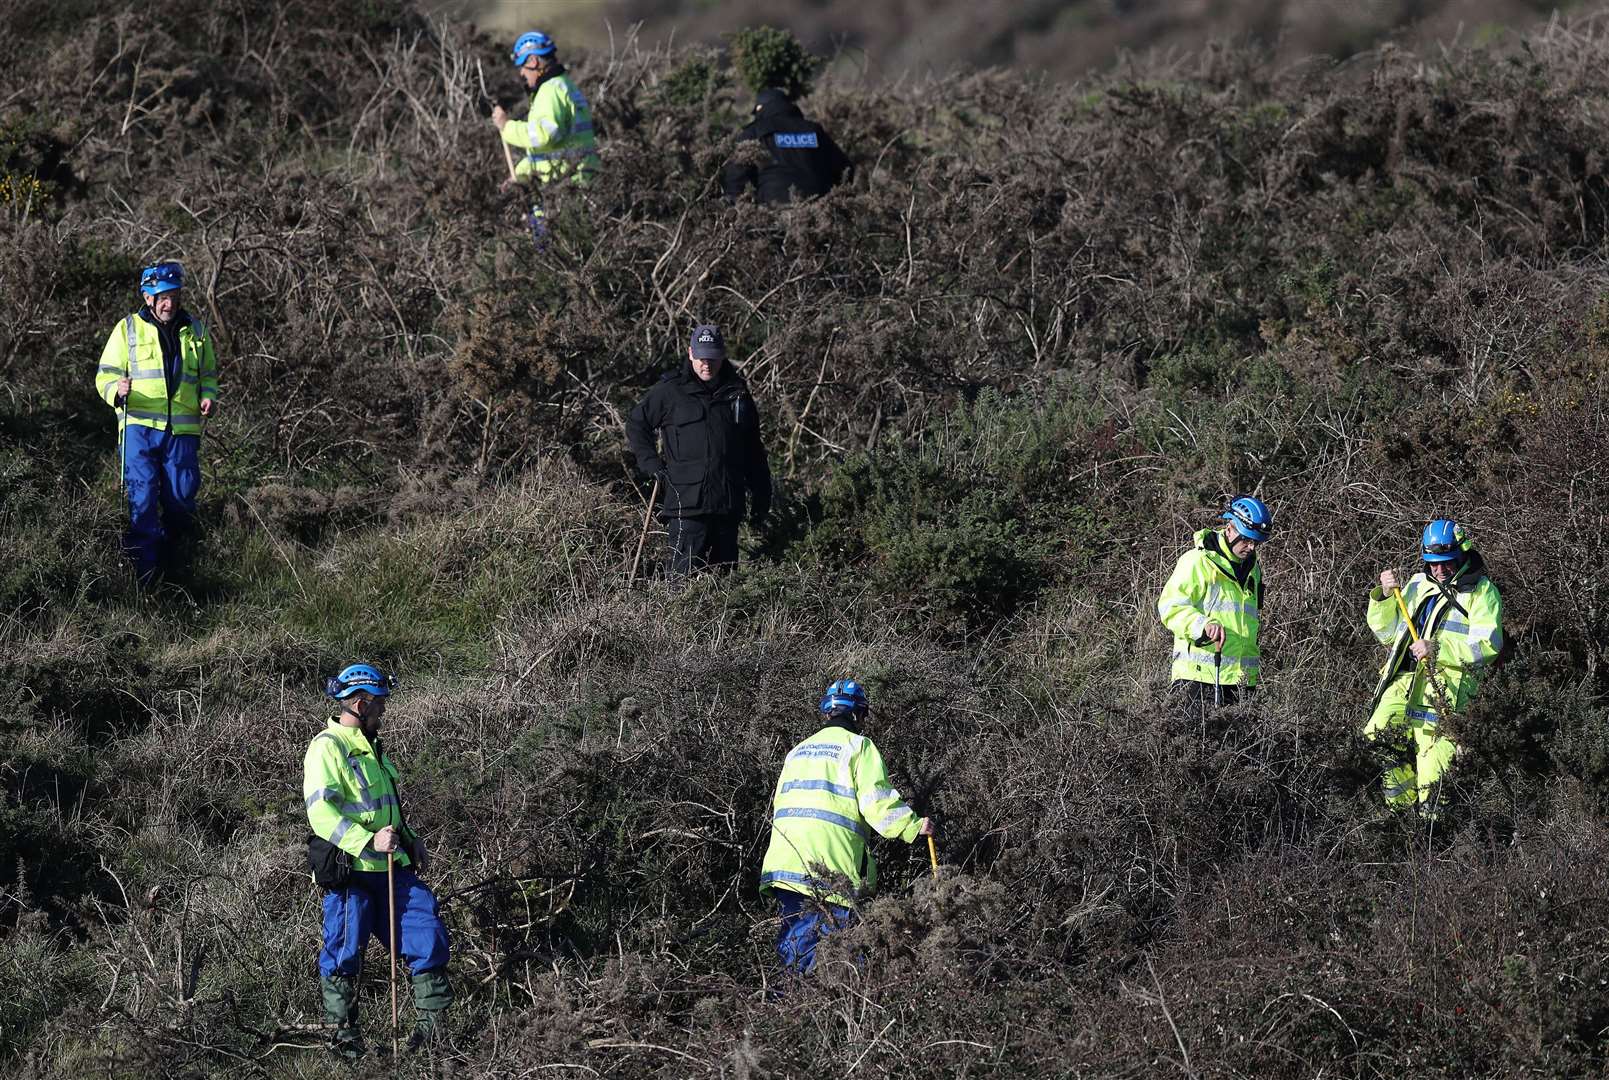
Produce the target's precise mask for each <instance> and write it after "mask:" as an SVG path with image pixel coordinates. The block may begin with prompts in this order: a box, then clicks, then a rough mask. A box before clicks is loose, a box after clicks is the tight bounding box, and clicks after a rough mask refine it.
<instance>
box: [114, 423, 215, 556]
mask: <svg viewBox="0 0 1609 1080" xmlns="http://www.w3.org/2000/svg"><path fill="white" fill-rule="evenodd" d="M200 446H201V436H199V435H175V434H174V433H173V432H171V431H158V430H157V429H156V428H150V427H145V426H143V425H141V424H125V425H124V426H123V439H122V443H121V445H120V446H119V447H118V450H119V452H120V453H121V454H122V455H123V490H124V491H126V492H127V493H128V508H129V527H128V535H127V536H126V537H124V540H123V548H124V550H125V551H127V552H128V554H129V557H130V558H132V559H133V560H134V569H135V572H136V573H137V574H139V576H140V577H141V578H149V577H150V576H151V574H152V573H154V572H155V571H156V566H157V561H158V560H159V559H160V558H161V557H162V552H163V547H164V545H165V543H166V541H167V539H168V537H169V534H170V533H173V532H181V531H183V530H184V529H186V528H188V527H189V524H190V519H191V518H192V517H194V516H195V512H196V495H197V494H198V493H199V492H200V490H201V461H200V456H199V453H198V451H199V449H200Z"/></svg>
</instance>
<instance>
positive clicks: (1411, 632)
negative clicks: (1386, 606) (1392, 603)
mask: <svg viewBox="0 0 1609 1080" xmlns="http://www.w3.org/2000/svg"><path fill="white" fill-rule="evenodd" d="M1391 595H1392V596H1395V597H1396V598H1397V610H1398V611H1400V612H1402V621H1403V622H1405V623H1407V624H1408V636H1409V637H1410V638H1412V639H1413V640H1415V641H1418V640H1419V631H1417V630H1415V629H1414V628H1413V616H1412V615H1409V614H1408V602H1407V601H1406V600H1404V599H1403V598H1402V590H1401V589H1392V590H1391Z"/></svg>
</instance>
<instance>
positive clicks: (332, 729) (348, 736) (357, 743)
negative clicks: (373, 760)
mask: <svg viewBox="0 0 1609 1080" xmlns="http://www.w3.org/2000/svg"><path fill="white" fill-rule="evenodd" d="M324 730H325V732H326V733H328V734H330V735H333V736H335V738H336V739H338V740H340V743H341V745H342V746H344V747H345V748H346V750H347V752H348V753H353V754H373V753H374V752H375V749H374V746H373V745H372V744H370V742H369V737H368V736H367V735H365V734H363V729H362V728H355V727H347V726H346V725H345V724H343V723H341V717H340V715H339V714H337V715H335V716H332V717H330V722H329V723H328V724H327V725H325V728H324ZM375 741H376V742H378V741H379V740H378V739H377V740H375Z"/></svg>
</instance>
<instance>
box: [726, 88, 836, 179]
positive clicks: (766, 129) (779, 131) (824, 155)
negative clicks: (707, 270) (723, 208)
mask: <svg viewBox="0 0 1609 1080" xmlns="http://www.w3.org/2000/svg"><path fill="white" fill-rule="evenodd" d="M757 111H758V116H757V117H756V119H755V120H754V122H753V123H751V124H749V125H748V126H747V127H745V128H744V129H743V130H742V131H740V132H738V133H737V142H738V143H740V144H741V143H744V142H749V141H753V142H757V143H759V144H760V146H762V147H764V151H763V152H762V153H761V154H760V155H759V160H760V161H761V162H762V163H761V164H753V163H752V162H751V161H749V160H743V159H744V158H745V157H747V155H745V154H743V153H742V152H741V150H740V153H739V154H738V155H737V156H738V160H735V161H734V162H733V163H731V164H729V165H727V166H726V168H724V169H722V170H721V190H722V191H723V192H724V193H725V194H726V197H727V198H728V199H736V198H737V197H738V196H739V195H742V194H743V192H744V191H745V190H746V189H747V188H748V187H749V185H750V184H753V185H754V187H755V189H756V190H757V192H758V194H759V198H760V201H761V202H762V203H786V202H792V201H793V200H794V199H795V198H809V197H811V196H813V195H825V194H826V193H827V192H828V191H830V190H831V189H832V188H834V187H836V186H837V185H838V184H840V183H842V182H843V180H844V176H845V174H846V173H847V172H848V171H849V169H850V167H851V164H850V161H849V158H848V157H846V156H845V155H844V152H843V151H842V150H840V149H839V148H838V144H837V143H835V142H833V141H832V136H831V135H828V134H827V131H826V129H825V128H823V127H822V126H821V125H820V124H817V123H815V122H814V121H811V120H806V119H805V118H804V114H803V113H801V112H800V111H799V106H797V105H795V104H794V103H793V102H791V101H789V100H788V99H787V98H786V97H784V96H783V95H782V94H781V93H780V92H779V91H775V90H767V91H765V92H764V93H762V94H761V95H760V103H759V108H758V110H757Z"/></svg>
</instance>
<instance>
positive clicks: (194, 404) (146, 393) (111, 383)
mask: <svg viewBox="0 0 1609 1080" xmlns="http://www.w3.org/2000/svg"><path fill="white" fill-rule="evenodd" d="M176 317H178V316H176ZM185 320H186V321H184V322H182V323H181V324H180V326H179V358H180V369H179V379H178V382H177V383H176V384H175V386H174V388H173V396H172V397H169V396H168V382H167V377H166V375H164V374H163V371H162V341H161V339H160V338H159V337H158V336H157V331H156V327H155V326H152V325H151V324H150V323H148V322H146V321H145V320H144V319H142V318H140V316H139V314H138V313H136V314H133V315H130V316H128V317H127V318H125V319H123V320H121V321H120V322H119V323H118V324H117V325H116V326H114V327H112V333H111V335H110V336H108V337H107V339H106V347H105V348H104V349H102V350H101V362H100V366H99V367H98V368H97V369H96V371H95V392H96V393H97V394H99V395H100V398H101V400H102V401H104V402H106V404H108V405H112V406H114V407H115V406H116V405H117V381H118V380H119V379H124V378H126V379H128V380H129V394H128V401H127V402H126V403H125V406H126V408H125V410H124V416H123V419H124V423H128V424H140V425H142V426H144V427H151V428H156V429H157V430H159V431H172V432H173V433H174V434H175V435H199V434H200V433H201V399H202V398H212V399H214V400H216V399H217V397H218V357H217V356H216V354H214V352H213V350H212V337H211V336H210V335H209V334H208V333H207V328H206V326H205V324H203V323H202V322H201V320H200V319H197V318H194V317H185Z"/></svg>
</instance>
